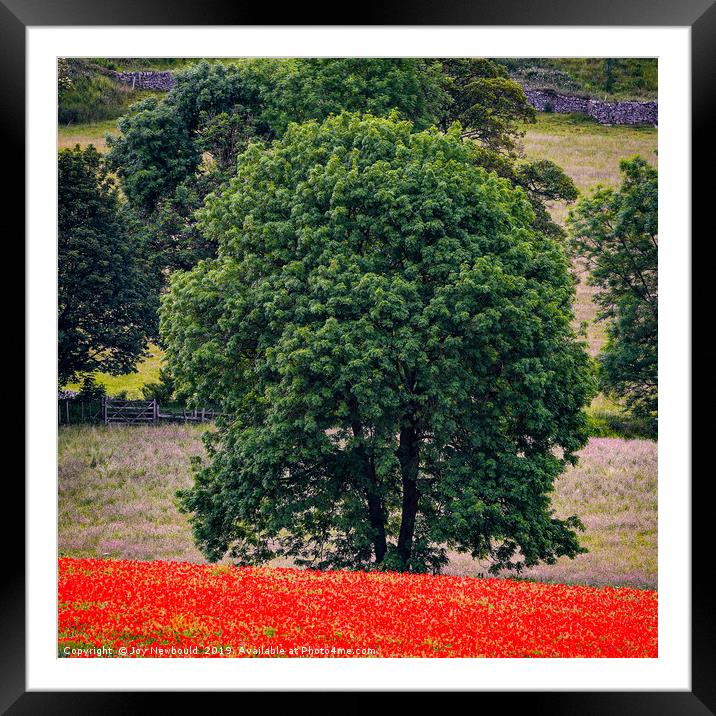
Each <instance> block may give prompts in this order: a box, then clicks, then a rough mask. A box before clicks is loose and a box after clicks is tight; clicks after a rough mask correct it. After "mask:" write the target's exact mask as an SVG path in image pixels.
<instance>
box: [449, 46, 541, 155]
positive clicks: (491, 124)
mask: <svg viewBox="0 0 716 716" xmlns="http://www.w3.org/2000/svg"><path fill="white" fill-rule="evenodd" d="M442 64H443V70H444V72H445V74H446V76H447V78H448V88H449V93H450V97H451V100H452V101H451V103H450V105H449V106H448V107H447V108H446V112H445V114H444V116H443V118H442V126H443V129H447V127H449V126H450V124H452V122H454V121H458V122H460V124H462V126H463V128H464V129H463V132H464V135H465V136H467V137H471V138H473V139H477V140H479V141H480V143H481V144H482V145H483V146H485V147H486V148H488V149H491V150H493V151H499V152H503V153H508V154H509V153H512V152H514V150H515V149H516V148H517V140H518V139H519V138H520V137H521V136H522V135H523V134H524V132H522V131H521V127H520V125H521V124H524V123H525V122H534V121H535V115H536V112H535V109H534V107H532V105H530V104H529V102H528V101H527V97H526V96H525V93H524V91H523V89H522V87H520V85H519V84H517V82H515V81H514V80H513V79H512V78H511V77H510V75H509V73H508V71H507V69H506V68H505V67H504V66H503V65H500V64H498V63H497V62H495V61H494V60H489V59H486V58H456V59H448V60H443V62H442Z"/></svg>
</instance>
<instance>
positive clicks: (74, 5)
mask: <svg viewBox="0 0 716 716" xmlns="http://www.w3.org/2000/svg"><path fill="white" fill-rule="evenodd" d="M715 3H716V0H679V2H676V1H672V0H623V1H622V2H613V1H612V2H609V1H608V2H597V3H595V2H593V0H542V1H537V0H501V2H494V0H491V1H490V2H486V1H484V0H474V1H473V2H469V0H467V1H466V0H442V2H440V3H431V2H428V0H413V1H412V2H410V3H408V2H407V1H405V0H392V1H390V2H388V1H383V2H381V3H380V4H378V3H375V4H363V5H361V6H360V15H359V16H357V17H356V16H353V17H350V18H348V17H347V16H346V17H343V18H339V17H337V16H336V15H330V16H323V17H319V16H318V15H317V14H316V17H312V16H311V14H310V12H311V11H310V9H309V8H307V7H306V6H305V5H298V6H294V7H293V8H291V7H285V8H283V9H281V10H280V11H278V10H277V8H274V7H267V6H266V5H263V6H262V5H260V4H258V5H257V4H252V5H249V4H244V3H229V2H225V1H222V0H204V2H198V1H192V0H141V2H139V1H138V0H125V2H122V3H99V2H97V0H94V1H92V0H63V2H56V1H53V0H0V77H1V78H2V79H1V87H2V94H1V96H0V122H1V123H2V129H3V135H2V136H3V137H4V139H5V141H4V143H3V144H4V154H5V157H6V161H7V164H6V166H9V167H12V168H13V169H12V171H13V172H14V174H13V179H14V181H13V182H11V183H9V185H8V187H7V188H6V190H5V192H4V199H5V203H6V206H20V205H21V202H22V201H23V199H24V187H25V184H24V182H22V181H20V180H19V175H20V174H21V173H22V174H24V165H25V157H24V152H23V150H24V147H25V141H24V140H25V29H26V27H28V26H30V27H32V26H84V25H87V26H93V25H104V26H107V25H123V26H127V25H130V26H131V25H148V26H151V25H156V26H167V25H189V26H197V25H234V26H239V25H240V26H257V25H274V24H276V23H273V22H268V21H269V20H273V19H275V17H276V15H277V14H279V15H280V17H281V21H282V22H281V23H280V24H281V25H284V26H285V25H290V24H296V25H356V24H359V25H406V24H409V25H425V26H430V25H443V26H445V25H483V26H500V25H501V26H505V25H515V26H519V25H522V26H551V25H554V26H584V25H587V26H589V25H592V26H651V27H653V26H682V27H690V28H691V42H692V45H691V49H692V78H691V83H692V85H691V86H692V145H693V146H694V147H699V152H697V153H694V154H693V156H692V176H693V181H692V225H693V226H696V225H697V220H699V219H701V220H702V221H703V226H704V227H708V226H710V225H711V224H712V223H713V222H712V221H711V222H709V223H708V224H707V223H706V219H707V212H709V213H710V206H711V204H712V203H713V199H712V198H711V196H710V194H711V193H712V190H711V184H712V181H711V180H709V181H697V178H698V177H703V178H704V179H706V178H707V177H710V176H712V174H713V170H712V166H713V165H712V160H711V155H712V152H709V151H708V149H709V148H710V147H711V146H712V144H713V142H712V136H713V129H712V125H713V121H714V119H715V118H716V115H715V114H714V103H715V101H716V92H715V91H714V79H715V78H716V4H715ZM349 19H350V20H351V21H352V22H348V20H349ZM356 21H357V22H356ZM13 192H14V194H16V195H17V196H14V195H13ZM698 223H699V224H700V223H701V222H698ZM15 235H17V234H15ZM694 235H696V233H695V231H694ZM9 238H10V237H9V236H8V239H9ZM703 239H704V241H703V244H704V246H703V247H702V246H699V247H698V248H699V254H700V258H699V262H694V261H693V259H692V266H693V267H694V268H696V267H697V266H699V265H701V266H703V265H705V263H709V262H704V257H703V255H702V254H701V251H702V248H703V249H705V250H708V248H711V247H710V246H706V244H711V243H713V229H712V228H711V230H710V232H709V235H707V236H704V237H703ZM709 239H710V241H709ZM684 240H685V241H690V237H685V239H684ZM691 245H692V250H695V249H696V248H697V246H696V245H695V243H693V242H692V244H691ZM712 280H713V279H711V281H712ZM708 283H709V282H708V280H707V279H704V281H703V282H699V281H697V275H696V274H693V273H692V286H693V287H694V288H692V304H693V307H694V316H693V317H692V325H693V326H694V327H696V326H697V325H698V320H697V319H699V318H704V317H705V320H709V317H708V315H706V312H707V311H708V310H709V308H708V306H709V303H710V302H711V303H712V302H713V299H712V298H711V299H710V302H709V296H708V294H707V293H706V291H707V290H708ZM710 320H713V319H712V318H711V319H710ZM693 334H694V335H695V336H696V335H697V331H695V330H694V332H693ZM692 351H693V352H692V355H693V356H694V358H693V359H692V362H693V365H692V368H693V371H694V372H696V371H697V370H698V368H699V365H698V363H699V362H700V361H702V362H703V363H704V365H706V364H710V365H713V360H714V359H716V354H715V352H714V349H713V348H708V347H707V348H706V349H705V350H703V351H701V352H699V351H695V350H693V349H692ZM25 377H26V381H27V380H28V379H31V376H28V375H26V376H25ZM692 380H693V377H692ZM705 383H706V384H707V385H705V386H704V390H705V391H706V392H707V396H706V398H704V397H700V400H704V399H706V401H707V403H708V404H709V405H713V401H708V397H713V395H714V390H713V387H712V385H711V384H710V383H709V381H705ZM699 387H700V391H699V395H700V396H702V395H703V393H702V391H701V386H699ZM709 391H710V393H711V395H708V392H709ZM711 422H713V421H711ZM709 427H710V426H709V425H708V421H701V422H700V421H698V420H696V416H695V415H694V416H693V420H692V445H694V446H697V445H700V444H705V445H708V444H709V441H708V437H710V436H707V433H706V430H708V429H709ZM712 429H713V428H712V427H711V430H712ZM708 472H709V471H708V469H707V470H705V471H703V472H702V473H701V474H699V475H696V476H695V478H696V479H694V480H693V481H692V486H691V490H692V525H693V527H692V544H693V553H692V574H693V579H692V634H691V640H692V662H691V676H692V682H691V685H692V689H691V691H679V692H677V691H658V692H589V693H588V692H572V693H570V692H564V691H560V692H558V693H543V692H537V693H525V692H510V693H507V694H506V693H500V694H489V693H482V694H481V695H480V707H481V708H484V707H485V706H487V703H486V702H487V701H489V700H491V698H492V697H494V696H497V698H499V699H501V702H502V705H503V708H504V699H505V698H508V699H509V701H510V703H509V705H510V706H512V707H516V708H520V707H522V708H525V710H527V709H529V711H530V712H534V711H541V710H547V709H548V710H549V711H550V713H552V714H562V713H564V714H577V713H580V714H602V713H604V714H621V713H629V714H631V715H632V716H636V715H637V714H642V713H643V714H652V715H655V714H677V713H678V714H685V715H688V714H708V713H716V658H715V656H716V654H715V652H716V617H715V616H714V615H715V611H716V610H714V606H713V605H714V599H713V597H712V595H711V590H710V581H711V579H710V578H711V574H712V567H710V566H709V565H710V563H711V561H712V560H713V549H712V547H711V544H712V539H711V534H710V531H709V528H710V526H711V520H710V519H709V517H710V512H711V505H712V504H713V503H712V502H711V500H710V499H709V494H708V491H709V488H710V484H711V481H710V480H709V477H710V475H709V474H708ZM680 479H684V480H688V479H689V476H680ZM9 482H10V481H9V480H6V485H7V486H6V490H8V493H6V495H7V496H6V498H5V504H6V515H5V520H6V521H5V525H6V530H5V534H6V539H7V535H9V534H15V535H17V534H24V510H21V509H19V505H20V504H23V505H24V490H23V489H22V486H21V485H20V484H17V485H15V487H16V489H17V492H18V494H17V495H16V496H12V495H10V494H9V489H10V488H9V484H8V483H9ZM8 506H15V507H8ZM9 520H15V521H16V522H15V523H14V524H12V523H9V522H8V521H9ZM12 546H13V545H12V544H9V549H6V550H5V554H4V557H3V569H2V591H1V592H0V593H1V595H2V611H1V612H0V634H1V635H2V649H0V709H2V711H3V712H7V713H11V714H24V713H28V714H30V713H31V714H37V713H64V712H68V713H69V712H74V713H94V712H98V713H99V712H101V713H115V712H116V713H132V712H136V711H142V710H145V708H146V709H147V710H148V709H150V708H155V707H158V708H162V706H164V708H166V701H165V699H166V696H167V695H166V694H151V693H129V692H122V693H108V692H78V693H69V692H58V693H50V692H27V691H26V681H25V672H26V669H25V623H26V618H27V615H26V613H25V560H24V555H23V553H22V552H21V551H20V550H13V549H12ZM277 686H278V685H277ZM516 686H519V685H516ZM88 687H91V685H88ZM565 688H566V689H568V688H569V685H568V684H565ZM194 697H196V698H197V699H198V698H201V699H202V703H205V697H206V695H205V694H199V693H197V694H186V693H184V694H182V695H181V699H182V702H183V706H184V707H186V706H189V705H190V702H191V701H192V700H193V698H194ZM159 698H161V699H162V702H160V701H159ZM154 704H156V706H153V705H154ZM197 705H198V700H197ZM488 708H489V707H488Z"/></svg>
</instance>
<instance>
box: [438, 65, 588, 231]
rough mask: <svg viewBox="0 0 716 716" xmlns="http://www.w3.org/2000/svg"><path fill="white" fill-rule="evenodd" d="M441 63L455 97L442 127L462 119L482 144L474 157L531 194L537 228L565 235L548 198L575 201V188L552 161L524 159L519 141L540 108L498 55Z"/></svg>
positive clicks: (465, 132)
mask: <svg viewBox="0 0 716 716" xmlns="http://www.w3.org/2000/svg"><path fill="white" fill-rule="evenodd" d="M442 66H443V71H444V73H445V75H446V77H447V82H448V83H447V88H448V91H449V94H450V99H451V101H450V103H449V104H448V105H446V107H445V110H444V113H443V116H442V119H441V122H440V126H441V127H442V129H443V130H446V129H447V128H448V127H449V126H450V125H451V124H452V122H454V121H458V122H460V123H461V125H462V126H463V137H465V138H466V139H469V140H472V141H475V142H476V143H477V144H478V146H479V151H478V152H477V153H476V157H477V162H478V163H479V164H480V166H483V167H485V169H487V170H488V171H494V172H496V173H497V175H498V176H501V177H503V178H505V179H508V180H509V181H510V182H511V183H512V185H513V186H516V187H520V188H521V189H522V190H523V191H524V192H525V193H526V194H527V196H528V197H529V200H530V203H531V204H532V208H533V209H534V212H535V229H536V230H537V231H540V232H546V233H549V234H550V235H551V236H553V237H555V238H559V239H562V238H564V236H565V233H564V230H563V229H562V227H561V226H559V225H558V224H557V223H555V222H554V221H552V218H551V216H550V214H549V211H548V210H547V206H546V202H549V201H566V202H572V201H574V200H575V199H576V198H577V187H576V186H575V185H574V182H573V181H572V180H571V179H570V178H569V177H568V176H567V175H566V174H565V173H564V172H563V171H562V169H561V168H560V167H558V166H557V165H556V164H555V163H554V162H551V161H549V160H547V159H544V160H540V161H534V162H527V161H525V160H524V157H523V152H522V148H521V144H520V140H521V139H522V137H523V136H524V133H525V132H524V126H525V124H528V123H531V122H534V121H535V118H536V112H535V110H534V108H533V107H532V106H531V105H530V104H529V102H528V101H527V97H526V95H525V93H524V91H523V89H522V87H520V85H519V84H518V83H517V82H515V81H514V80H513V79H512V78H511V77H510V75H509V73H508V71H507V69H506V68H505V67H504V66H503V65H501V64H499V63H498V62H496V61H495V60H489V59H484V58H477V59H475V58H473V59H467V58H462V59H461V58H457V59H449V60H443V61H442Z"/></svg>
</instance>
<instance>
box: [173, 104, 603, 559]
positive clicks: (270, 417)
mask: <svg viewBox="0 0 716 716" xmlns="http://www.w3.org/2000/svg"><path fill="white" fill-rule="evenodd" d="M461 131H462V130H461V127H460V126H459V125H455V126H454V127H453V128H452V130H451V131H450V132H449V134H448V135H445V134H442V133H440V132H439V131H438V130H436V129H432V130H428V131H425V132H420V133H416V132H414V128H413V127H412V126H411V124H410V123H409V122H405V121H398V120H397V118H396V117H395V116H394V117H391V118H387V119H386V118H383V119H380V118H375V117H370V116H365V117H361V116H359V115H356V114H349V113H345V114H341V115H339V116H337V117H333V118H330V119H328V120H326V121H325V122H324V123H322V124H319V123H316V122H309V123H306V124H303V125H292V126H291V127H290V128H289V129H288V131H287V132H286V134H285V135H284V137H283V139H282V140H280V141H278V142H275V143H273V144H272V145H271V146H260V145H257V144H252V145H250V146H249V148H248V149H247V150H246V152H245V153H244V154H243V155H242V156H241V157H240V159H239V163H238V171H237V174H236V176H235V177H234V178H233V179H232V180H231V182H230V184H229V186H228V188H226V189H225V190H224V191H223V192H222V193H221V194H220V195H214V196H212V197H210V198H209V199H208V201H207V204H206V207H205V208H204V209H203V210H202V212H201V213H200V217H201V228H202V230H203V231H204V232H205V233H206V234H207V235H208V236H209V237H212V238H213V239H214V240H215V241H216V242H217V243H218V244H219V252H218V256H217V258H215V259H212V260H207V261H203V262H201V263H200V264H199V265H198V266H197V267H196V268H195V269H194V270H193V271H190V272H187V273H177V274H175V276H174V277H173V280H172V285H171V290H170V292H169V293H168V295H167V296H166V297H165V299H164V301H163V307H162V334H163V338H164V341H165V345H166V347H167V355H168V358H169V365H170V369H171V371H172V374H173V376H174V379H175V382H176V386H177V389H178V390H180V391H182V392H184V393H186V394H189V395H190V396H191V397H192V398H193V399H194V400H195V401H197V402H198V403H213V404H219V405H221V406H222V410H223V411H224V412H225V413H227V414H230V415H231V418H230V419H228V418H227V419H224V420H220V421H219V423H218V431H217V432H216V433H214V434H210V435H208V438H207V447H208V451H209V456H210V461H209V463H208V464H207V465H205V466H204V467H203V468H201V469H199V470H198V471H197V472H196V475H195V484H194V487H193V488H192V489H190V490H187V491H185V492H183V493H182V504H183V507H184V509H185V510H187V511H189V512H191V513H193V514H192V524H193V529H194V534H195V538H196V541H197V543H198V545H199V546H200V548H201V549H202V551H203V552H204V554H205V555H206V556H207V557H208V558H209V559H211V560H216V559H219V558H221V557H222V556H223V555H224V554H225V553H226V552H227V551H229V552H230V553H231V554H232V555H233V556H234V557H235V558H238V559H239V560H241V561H243V562H251V563H253V562H260V561H263V560H266V559H269V558H271V557H273V556H277V555H285V556H291V557H293V558H294V559H295V560H296V561H297V563H299V564H311V565H314V566H317V567H321V568H326V567H359V568H365V567H368V566H369V565H371V564H373V565H375V564H379V565H380V566H381V568H384V569H390V568H397V569H401V570H404V569H410V570H416V571H424V570H434V571H438V570H439V569H440V568H441V567H442V566H443V565H444V564H445V563H446V547H450V548H455V549H458V550H461V551H465V552H470V553H471V554H472V555H473V556H474V557H477V558H484V557H488V558H491V559H492V560H493V562H494V565H493V567H494V569H495V570H497V569H500V568H503V567H508V566H514V567H515V568H517V569H519V568H521V566H523V565H531V564H535V563H536V562H537V561H539V560H545V561H547V562H553V561H554V560H555V559H556V558H557V557H559V556H561V555H569V556H574V555H575V554H577V553H578V552H580V551H581V550H580V547H579V545H578V542H577V538H576V534H575V530H576V529H577V528H579V527H580V523H579V520H578V519H577V518H576V517H574V516H572V517H569V518H567V519H558V518H556V517H555V516H554V515H553V513H552V511H551V509H550V502H549V493H550V491H551V489H552V484H553V481H554V479H555V478H556V477H557V476H558V475H559V474H560V473H561V472H562V470H563V469H564V467H565V465H566V464H567V463H569V462H574V460H575V457H574V453H575V451H576V450H577V449H579V448H580V447H581V446H582V445H583V444H584V442H585V440H586V419H585V417H584V415H583V413H582V410H581V409H582V406H583V405H584V404H585V402H586V401H587V400H588V399H589V397H590V395H591V394H592V392H593V386H592V379H591V371H590V365H589V359H588V356H587V355H586V352H585V350H584V346H583V345H582V344H581V343H579V342H577V341H576V339H575V337H574V334H573V332H572V330H571V328H570V320H571V317H572V316H571V308H570V304H571V300H572V298H573V284H572V280H571V278H570V274H569V270H568V261H567V259H566V257H565V255H564V252H563V251H562V249H561V248H560V246H559V245H558V244H557V243H556V242H555V241H554V240H553V239H551V238H550V237H549V236H546V235H543V234H539V233H537V232H535V231H534V228H533V222H534V214H533V211H532V209H531V206H530V204H529V202H528V201H527V200H526V199H525V196H524V194H523V193H522V192H517V191H515V190H513V189H512V188H511V186H510V184H509V183H508V182H507V181H505V180H502V179H499V178H498V177H496V176H495V175H494V174H488V173H487V172H485V170H484V169H482V168H480V167H479V166H477V165H476V163H477V154H476V153H477V151H478V150H477V147H476V145H475V144H474V143H472V142H464V141H462V140H461V138H460V134H461ZM513 562H514V564H513Z"/></svg>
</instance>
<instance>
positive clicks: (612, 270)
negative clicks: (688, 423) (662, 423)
mask: <svg viewBox="0 0 716 716" xmlns="http://www.w3.org/2000/svg"><path fill="white" fill-rule="evenodd" d="M620 168H621V171H622V174H623V180H622V185H621V187H620V188H619V189H618V190H616V191H615V190H613V189H610V188H606V189H605V188H598V189H597V190H596V191H595V192H594V193H593V194H592V195H591V196H590V197H585V198H583V199H581V200H580V201H579V202H578V204H577V206H576V207H575V209H574V210H573V211H572V212H571V213H570V216H569V219H568V226H569V234H570V237H571V242H572V247H573V250H574V252H575V254H576V255H577V256H581V257H584V259H585V260H586V264H587V267H588V269H589V272H590V280H591V283H592V284H593V285H595V286H598V287H599V289H600V291H599V292H598V293H597V294H596V301H597V303H598V304H599V306H600V307H601V312H600V314H599V318H600V319H602V320H604V319H609V323H608V324H607V344H606V346H605V347H604V349H603V351H602V353H601V354H600V356H599V362H600V366H601V370H600V378H601V384H602V387H603V389H604V390H605V391H606V392H608V393H611V394H612V395H615V396H617V397H620V398H623V399H624V400H625V402H626V406H627V408H628V409H629V410H631V411H632V412H633V413H634V414H635V415H636V416H638V417H641V418H645V419H646V420H647V421H648V422H649V424H650V427H651V430H652V431H653V432H654V433H656V421H657V408H658V380H657V378H658V375H657V374H658V360H657V348H658V253H659V247H658V175H657V170H656V169H654V168H653V167H651V166H649V164H647V162H646V161H645V160H644V159H642V158H640V157H634V158H633V159H630V160H622V162H621V163H620Z"/></svg>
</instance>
